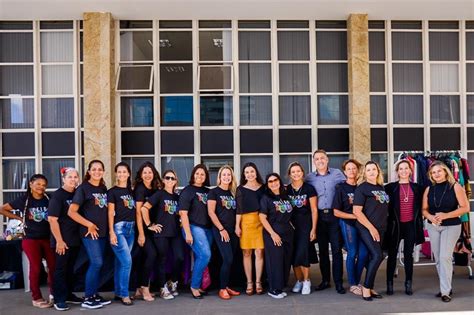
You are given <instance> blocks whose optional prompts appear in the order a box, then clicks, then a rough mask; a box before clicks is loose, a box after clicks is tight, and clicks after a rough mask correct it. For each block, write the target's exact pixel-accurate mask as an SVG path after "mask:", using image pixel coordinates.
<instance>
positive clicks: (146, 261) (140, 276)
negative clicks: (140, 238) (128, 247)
mask: <svg viewBox="0 0 474 315" xmlns="http://www.w3.org/2000/svg"><path fill="white" fill-rule="evenodd" d="M132 257H133V262H132V277H131V278H133V279H136V285H135V287H137V288H139V287H148V286H149V285H150V277H151V274H152V272H153V269H154V266H155V262H156V257H157V252H156V248H155V244H154V243H153V238H152V237H150V236H148V235H147V236H146V237H145V244H144V245H143V247H140V246H139V245H138V243H137V242H135V244H134V245H133V249H132Z"/></svg>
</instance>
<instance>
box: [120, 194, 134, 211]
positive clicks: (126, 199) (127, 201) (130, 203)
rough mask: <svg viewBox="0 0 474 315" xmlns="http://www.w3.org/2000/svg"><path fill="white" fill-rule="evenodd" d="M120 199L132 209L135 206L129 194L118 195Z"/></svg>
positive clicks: (125, 205) (126, 206)
mask: <svg viewBox="0 0 474 315" xmlns="http://www.w3.org/2000/svg"><path fill="white" fill-rule="evenodd" d="M120 199H122V201H123V206H124V207H125V208H128V209H130V210H131V209H133V208H135V200H133V197H132V196H130V195H124V196H120Z"/></svg>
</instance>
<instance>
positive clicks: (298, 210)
mask: <svg viewBox="0 0 474 315" xmlns="http://www.w3.org/2000/svg"><path fill="white" fill-rule="evenodd" d="M286 191H287V193H288V198H289V199H290V202H291V205H292V206H293V215H308V214H311V205H310V204H309V199H310V198H312V197H316V190H315V189H314V188H313V186H311V185H309V184H307V183H303V186H301V187H300V189H294V188H293V186H291V184H290V185H288V187H287V189H286Z"/></svg>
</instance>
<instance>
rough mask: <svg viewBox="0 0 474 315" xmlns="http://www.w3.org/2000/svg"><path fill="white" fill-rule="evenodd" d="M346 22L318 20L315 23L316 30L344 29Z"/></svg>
mask: <svg viewBox="0 0 474 315" xmlns="http://www.w3.org/2000/svg"><path fill="white" fill-rule="evenodd" d="M346 27H347V22H346V21H345V20H334V21H331V20H319V21H316V28H346Z"/></svg>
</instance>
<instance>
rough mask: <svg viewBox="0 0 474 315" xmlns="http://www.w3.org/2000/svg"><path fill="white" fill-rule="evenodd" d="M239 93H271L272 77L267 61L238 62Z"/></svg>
mask: <svg viewBox="0 0 474 315" xmlns="http://www.w3.org/2000/svg"><path fill="white" fill-rule="evenodd" d="M239 71H240V72H239V88H240V93H271V91H272V77H271V65H270V64H269V63H251V64H248V63H243V64H242V63H241V64H239Z"/></svg>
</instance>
